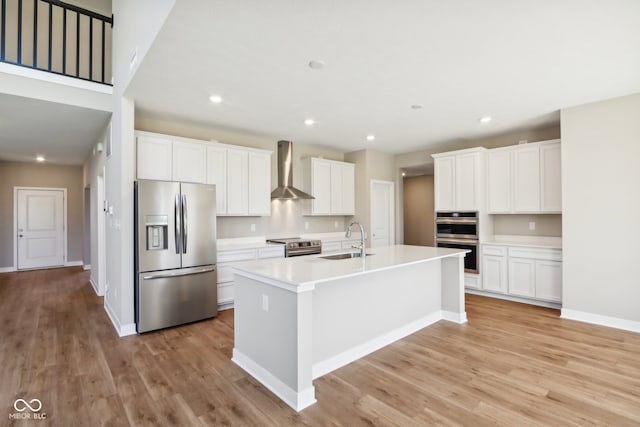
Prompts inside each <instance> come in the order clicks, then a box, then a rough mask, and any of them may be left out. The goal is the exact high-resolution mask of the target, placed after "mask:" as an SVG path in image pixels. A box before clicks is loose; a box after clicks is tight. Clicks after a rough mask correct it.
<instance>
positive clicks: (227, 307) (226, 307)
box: [218, 301, 233, 311]
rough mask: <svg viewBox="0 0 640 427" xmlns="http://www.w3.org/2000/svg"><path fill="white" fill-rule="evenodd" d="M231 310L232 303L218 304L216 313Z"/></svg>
mask: <svg viewBox="0 0 640 427" xmlns="http://www.w3.org/2000/svg"><path fill="white" fill-rule="evenodd" d="M232 309H233V301H231V302H225V303H222V304H218V311H223V310H232Z"/></svg>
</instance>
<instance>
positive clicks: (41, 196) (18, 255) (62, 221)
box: [14, 187, 67, 270]
mask: <svg viewBox="0 0 640 427" xmlns="http://www.w3.org/2000/svg"><path fill="white" fill-rule="evenodd" d="M66 200H67V190H66V189H63V188H30V187H14V235H15V239H14V259H15V260H16V269H17V270H25V269H34V268H47V267H59V266H63V265H64V264H65V255H66V248H67V233H66V228H67V209H66Z"/></svg>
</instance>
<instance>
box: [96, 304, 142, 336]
mask: <svg viewBox="0 0 640 427" xmlns="http://www.w3.org/2000/svg"><path fill="white" fill-rule="evenodd" d="M104 311H106V312H107V316H109V319H110V320H111V323H112V324H113V327H114V328H115V329H116V332H117V333H118V336H120V337H125V336H127V335H135V334H136V333H137V331H136V324H135V323H127V324H125V325H120V319H118V316H116V314H115V312H114V311H113V309H112V308H111V306H110V305H109V300H108V299H107V298H105V299H104Z"/></svg>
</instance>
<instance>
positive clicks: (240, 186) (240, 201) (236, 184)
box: [227, 148, 249, 215]
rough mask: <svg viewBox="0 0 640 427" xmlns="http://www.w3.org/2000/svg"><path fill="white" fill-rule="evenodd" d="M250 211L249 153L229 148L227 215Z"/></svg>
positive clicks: (242, 213)
mask: <svg viewBox="0 0 640 427" xmlns="http://www.w3.org/2000/svg"><path fill="white" fill-rule="evenodd" d="M248 213H249V153H248V152H247V151H246V150H236V149H231V148H229V149H227V215H247V214H248Z"/></svg>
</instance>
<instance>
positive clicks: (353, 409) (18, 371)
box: [0, 268, 640, 427]
mask: <svg viewBox="0 0 640 427" xmlns="http://www.w3.org/2000/svg"><path fill="white" fill-rule="evenodd" d="M88 277H89V276H88V272H85V271H82V270H81V269H80V268H64V269H55V270H40V271H31V272H20V273H5V274H0V325H2V326H1V328H2V329H1V332H0V425H14V423H15V425H50V426H65V427H66V426H74V425H78V426H85V425H91V426H98V425H109V426H128V425H131V426H147V425H148V426H156V425H170V426H225V425H231V426H288V425H303V426H387V425H388V426H425V425H463V426H489V425H507V426H534V425H536V426H539V425H549V426H572V425H608V426H639V425H640V334H634V333H631V332H624V331H619V330H615V329H610V328H604V327H598V326H593V325H588V324H583V323H579V322H574V321H570V320H563V319H560V318H559V312H558V311H557V310H552V309H546V308H540V307H534V306H528V305H524V304H518V303H512V302H508V301H502V300H497V299H491V298H485V297H480V296H473V295H468V296H467V315H468V318H469V322H468V323H467V324H465V325H457V324H454V323H450V322H446V321H441V322H438V323H437V324H435V325H433V326H431V327H428V328H425V329H423V330H421V331H419V332H417V333H415V334H413V335H411V336H409V337H407V338H405V339H403V340H401V341H399V342H397V343H395V344H392V345H390V346H387V347H385V348H384V349H381V350H379V351H377V352H375V353H373V354H371V355H369V356H367V357H365V358H363V359H361V360H359V361H356V362H354V363H352V364H350V365H348V366H345V367H343V368H341V369H339V370H337V371H334V372H333V373H330V374H328V375H325V376H324V377H322V378H319V379H317V380H316V381H314V384H315V387H316V398H317V399H318V403H316V404H315V405H313V406H311V407H309V408H307V409H305V410H304V411H302V412H301V413H296V412H294V411H293V410H291V409H290V408H289V407H288V406H286V405H285V404H284V403H282V402H281V401H280V400H279V399H278V398H277V397H275V396H274V395H273V394H271V393H270V392H269V391H268V390H266V389H265V388H264V387H263V386H262V385H260V384H259V383H258V382H257V381H255V380H254V379H253V378H251V377H250V376H248V375H247V374H246V373H245V372H244V371H243V370H242V369H240V368H239V367H237V366H236V365H234V364H233V363H232V362H231V361H230V357H231V351H232V348H233V311H231V310H230V311H224V312H221V313H220V315H219V316H218V318H216V319H213V320H210V321H204V322H199V323H195V324H192V325H188V326H183V327H179V328H173V329H167V330H164V331H160V332H154V333H149V334H146V335H142V336H130V337H124V338H119V337H118V336H117V335H116V333H115V331H114V329H113V327H112V325H111V323H110V321H109V319H108V317H107V315H106V313H105V312H104V309H103V307H102V304H103V301H102V298H100V297H97V296H96V295H95V294H94V292H93V289H92V287H91V285H90V284H89V282H88ZM18 398H23V399H25V400H27V401H28V400H30V399H33V398H37V399H40V400H41V401H42V405H43V407H42V410H41V413H46V421H38V420H31V421H28V422H25V421H16V420H11V419H9V414H12V413H15V412H16V411H15V410H14V408H13V403H14V401H15V399H18Z"/></svg>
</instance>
